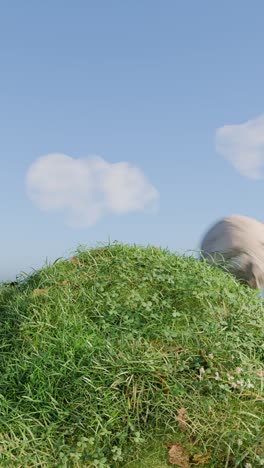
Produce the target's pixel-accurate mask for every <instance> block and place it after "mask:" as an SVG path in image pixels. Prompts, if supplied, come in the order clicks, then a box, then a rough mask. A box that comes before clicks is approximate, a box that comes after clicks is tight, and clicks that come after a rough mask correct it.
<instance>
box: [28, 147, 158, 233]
mask: <svg viewBox="0 0 264 468" xmlns="http://www.w3.org/2000/svg"><path fill="white" fill-rule="evenodd" d="M26 187H27V193H28V195H29V197H30V199H31V200H32V201H33V202H34V203H35V204H36V205H37V206H38V207H39V208H40V209H42V210H44V211H52V212H58V213H61V214H63V216H64V218H65V220H66V223H67V224H68V225H70V226H72V227H83V228H86V227H89V226H92V225H94V224H95V223H96V222H97V221H98V220H99V219H100V218H102V217H103V216H104V215H107V214H109V213H115V214H124V213H128V212H133V211H143V210H145V209H146V208H149V207H151V206H152V207H153V205H154V204H155V202H157V200H158V198H159V193H158V191H157V190H156V189H155V187H153V185H151V183H150V182H149V181H148V179H147V178H146V177H145V175H144V174H143V172H142V171H141V170H140V169H139V168H137V167H134V166H132V165H131V164H129V163H127V162H119V163H109V162H107V161H105V160H104V159H103V158H101V157H98V156H96V157H90V158H82V159H74V158H71V157H70V156H66V155H65V154H48V155H46V156H42V157H40V158H38V159H37V160H36V161H35V162H33V163H32V164H31V166H30V167H29V170H28V172H27V176H26Z"/></svg>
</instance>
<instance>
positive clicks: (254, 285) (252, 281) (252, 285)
mask: <svg viewBox="0 0 264 468" xmlns="http://www.w3.org/2000/svg"><path fill="white" fill-rule="evenodd" d="M248 285H249V287H250V288H251V289H259V288H258V285H257V280H256V278H255V277H254V276H252V277H251V278H250V280H249V281H248Z"/></svg>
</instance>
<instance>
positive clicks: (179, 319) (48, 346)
mask: <svg viewBox="0 0 264 468" xmlns="http://www.w3.org/2000/svg"><path fill="white" fill-rule="evenodd" d="M0 309H1V310H0V322H1V328H0V346H1V360H0V369H1V379H0V399H1V407H0V408H1V409H0V434H1V441H0V466H12V467H18V466H26V467H29V466H41V467H46V466H47V467H55V466H56V467H57V466H58V467H60V466H61V467H95V466H97V467H101V468H103V467H131V468H132V467H133V468H140V467H152V468H165V467H166V466H173V465H171V464H170V463H169V459H170V460H171V462H173V463H174V466H177V465H176V463H178V466H181V467H182V468H186V467H188V466H208V467H209V466H210V467H213V466H215V467H220V466H223V467H227V466H247V467H250V466H254V467H256V466H261V465H264V443H263V440H264V416H263V414H264V412H263V399H264V395H263V376H264V362H263V361H264V344H263V343H264V308H263V303H262V301H261V299H260V298H258V297H256V294H255V292H254V291H252V290H250V289H249V288H248V287H246V286H242V285H240V284H239V283H238V282H237V281H236V280H235V279H234V278H233V277H232V276H231V275H229V274H226V273H224V272H223V271H220V270H219V269H213V268H212V267H210V266H209V265H208V264H206V263H205V262H199V261H197V260H196V259H195V258H192V257H180V256H178V255H176V254H174V253H171V252H169V251H168V250H163V249H158V248H155V247H151V246H149V247H146V248H144V247H139V246H128V245H121V244H118V243H115V244H113V245H109V246H103V247H98V248H93V249H79V250H78V251H77V252H76V254H75V255H74V257H72V258H71V259H69V260H67V259H66V260H65V259H60V260H59V261H57V262H56V263H55V264H53V265H50V266H45V267H44V268H43V269H41V270H39V271H37V272H35V273H34V274H32V275H30V276H28V277H25V276H23V275H21V276H20V277H19V279H18V284H17V285H15V286H13V287H11V286H10V285H7V284H2V286H1V288H0Z"/></svg>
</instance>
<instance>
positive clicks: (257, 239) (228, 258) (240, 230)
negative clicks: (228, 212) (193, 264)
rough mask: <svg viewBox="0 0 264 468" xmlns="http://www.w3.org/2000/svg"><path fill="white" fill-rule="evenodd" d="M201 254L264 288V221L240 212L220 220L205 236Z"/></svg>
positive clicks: (250, 283)
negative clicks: (239, 214) (241, 214)
mask: <svg viewBox="0 0 264 468" xmlns="http://www.w3.org/2000/svg"><path fill="white" fill-rule="evenodd" d="M201 257H202V258H205V259H206V260H207V261H208V262H210V263H215V264H216V265H218V266H220V267H221V266H222V267H223V266H224V268H226V269H227V270H228V271H230V272H231V273H233V274H234V275H235V276H236V278H237V279H239V280H241V281H243V282H244V283H247V284H248V285H249V286H250V287H251V288H252V289H259V288H264V224H263V223H261V222H259V221H256V220H255V219H251V218H248V217H246V216H238V215H233V216H230V217H227V218H224V219H222V220H220V221H219V222H217V223H216V224H215V225H214V226H213V227H211V228H210V229H209V231H208V232H207V233H206V235H205V236H204V238H203V240H202V243H201Z"/></svg>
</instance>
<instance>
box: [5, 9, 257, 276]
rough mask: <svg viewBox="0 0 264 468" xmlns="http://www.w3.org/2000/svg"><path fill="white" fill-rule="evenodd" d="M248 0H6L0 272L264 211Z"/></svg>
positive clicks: (158, 241) (175, 236)
mask: <svg viewBox="0 0 264 468" xmlns="http://www.w3.org/2000/svg"><path fill="white" fill-rule="evenodd" d="M263 17H264V3H263V2H262V1H261V0H255V2H251V1H249V0H242V1H241V0H233V1H232V2H231V1H230V0H223V1H222V2H212V1H211V0H201V1H199V2H196V1H193V0H192V1H191V0H185V1H182V2H180V1H175V0H165V1H161V0H140V1H139V0H133V1H132V0H131V1H129V0H128V1H124V0H45V2H40V1H35V0H27V1H26V2H21V0H3V1H2V2H1V15H0V67H1V68H0V70H1V74H0V79H1V86H0V104H1V105H0V128H1V133H0V134H1V138H0V158H1V171H0V187H1V197H0V206H1V218H2V223H1V238H2V242H1V249H0V254H1V263H0V280H8V279H13V278H15V276H16V274H18V273H20V272H21V271H26V272H30V271H32V268H39V267H41V266H42V265H43V264H44V262H45V261H46V259H48V261H54V260H55V259H56V258H58V257H61V256H68V255H71V253H72V251H73V250H74V249H75V248H76V247H77V246H78V245H80V244H81V245H87V246H94V245H96V243H97V242H108V241H109V240H110V241H114V240H118V241H120V242H128V243H136V244H141V245H146V244H154V245H156V246H163V247H169V249H171V250H172V251H177V252H180V253H183V252H186V251H188V252H189V251H190V250H195V249H198V248H199V242H200V240H201V237H202V236H203V234H204V232H205V231H206V229H207V228H208V227H209V226H210V225H211V224H212V223H214V222H215V221H216V220H218V218H220V217H222V216H226V215H230V214H234V213H237V214H242V215H247V216H251V217H254V218H257V219H259V220H264V214H263V210H262V197H263V193H264V189H263V184H264V182H263V179H264V170H263V166H264V93H263V83H264V60H263V46H264V28H263Z"/></svg>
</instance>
